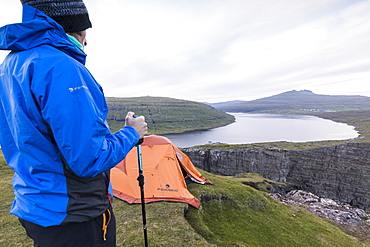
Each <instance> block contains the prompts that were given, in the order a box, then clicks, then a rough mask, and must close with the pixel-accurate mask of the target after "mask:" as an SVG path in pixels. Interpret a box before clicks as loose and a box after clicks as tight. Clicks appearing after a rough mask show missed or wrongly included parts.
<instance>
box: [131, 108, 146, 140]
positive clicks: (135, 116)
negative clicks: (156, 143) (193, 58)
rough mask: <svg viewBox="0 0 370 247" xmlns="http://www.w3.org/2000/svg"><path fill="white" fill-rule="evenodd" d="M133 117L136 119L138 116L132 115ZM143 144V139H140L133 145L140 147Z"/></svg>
mask: <svg viewBox="0 0 370 247" xmlns="http://www.w3.org/2000/svg"><path fill="white" fill-rule="evenodd" d="M133 117H134V118H137V117H139V116H137V115H134V116H133ZM143 142H144V138H141V139H140V140H139V141H138V142H137V143H136V145H135V146H138V145H141V144H142V143H143Z"/></svg>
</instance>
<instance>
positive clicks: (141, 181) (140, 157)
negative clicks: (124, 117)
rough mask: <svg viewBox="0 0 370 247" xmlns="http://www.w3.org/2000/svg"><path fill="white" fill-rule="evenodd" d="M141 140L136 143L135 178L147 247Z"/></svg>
mask: <svg viewBox="0 0 370 247" xmlns="http://www.w3.org/2000/svg"><path fill="white" fill-rule="evenodd" d="M143 141H144V139H143V138H142V139H140V140H139V142H138V143H137V144H136V149H137V157H138V164H139V176H138V177H137V180H138V181H139V187H140V194H141V212H142V215H143V229H144V241H145V247H147V246H148V235H147V226H146V212H145V196H144V183H145V180H144V175H143V162H142V153H141V144H142V143H143Z"/></svg>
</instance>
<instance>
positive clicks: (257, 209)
mask: <svg viewBox="0 0 370 247" xmlns="http://www.w3.org/2000/svg"><path fill="white" fill-rule="evenodd" d="M0 172H1V175H2V177H1V179H0V189H1V191H2V197H1V198H0V205H1V207H0V246H9V247H13V246H18V247H22V246H25V247H26V246H31V245H32V241H31V240H30V239H29V238H28V237H27V236H26V233H25V231H24V229H23V228H22V227H21V226H20V224H19V222H18V220H17V218H16V217H15V216H13V215H10V214H9V209H10V206H11V204H12V200H13V198H14V195H13V188H12V186H11V179H12V175H13V171H12V170H11V169H10V168H9V167H7V165H6V164H5V161H4V159H3V156H2V154H1V152H0ZM201 172H202V174H203V175H204V176H205V177H207V178H208V179H210V180H211V181H212V182H213V183H214V184H213V185H200V184H190V185H189V190H190V192H191V193H192V194H193V195H195V196H196V197H197V198H199V199H200V200H201V202H202V208H201V209H200V210H198V209H195V208H192V207H189V206H188V205H187V204H184V203H172V202H156V203H149V204H147V207H146V210H147V223H148V238H149V246H285V247H289V246H291V247H293V246H294V247H295V246H343V247H344V246H345V247H347V246H369V245H368V244H369V243H368V242H364V243H361V242H360V241H358V240H356V239H355V238H353V237H351V236H349V235H347V234H345V233H344V232H343V231H342V230H341V229H340V228H338V227H337V226H335V225H333V224H332V223H330V222H329V221H327V220H323V219H321V218H318V217H317V216H315V215H313V214H311V213H309V212H307V211H305V210H304V209H302V208H298V207H294V206H289V205H283V204H281V203H279V202H278V201H276V200H274V199H272V198H270V197H269V196H267V194H266V193H264V192H261V191H257V190H255V189H253V188H252V187H250V186H248V185H245V184H243V183H242V182H243V181H241V180H240V178H235V177H221V176H216V175H212V174H210V173H207V172H203V171H201ZM114 212H115V216H116V220H117V246H143V230H142V218H141V205H140V204H137V205H129V204H127V203H126V202H123V201H120V200H118V199H115V200H114Z"/></svg>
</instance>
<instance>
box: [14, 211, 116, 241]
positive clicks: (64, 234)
mask: <svg viewBox="0 0 370 247" xmlns="http://www.w3.org/2000/svg"><path fill="white" fill-rule="evenodd" d="M109 217H110V219H109ZM19 221H20V222H21V224H22V226H23V227H24V228H25V229H26V232H27V235H28V236H29V237H30V238H32V239H33V241H34V247H115V246H116V219H115V217H114V214H113V211H112V210H111V209H109V212H108V210H107V211H106V212H105V213H104V214H103V215H101V216H99V217H96V218H94V219H92V220H90V221H86V222H82V223H69V224H66V225H60V226H51V227H42V226H39V225H36V224H34V223H31V222H28V221H25V220H22V219H19ZM104 225H105V226H106V228H105V227H104ZM104 229H105V230H104Z"/></svg>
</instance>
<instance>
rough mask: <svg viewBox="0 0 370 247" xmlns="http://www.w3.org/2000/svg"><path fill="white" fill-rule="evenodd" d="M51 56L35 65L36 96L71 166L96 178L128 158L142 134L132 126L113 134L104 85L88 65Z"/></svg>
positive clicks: (85, 175) (56, 140)
mask: <svg viewBox="0 0 370 247" xmlns="http://www.w3.org/2000/svg"><path fill="white" fill-rule="evenodd" d="M51 61H52V62H53V64H52V65H50V61H49V62H48V61H47V60H44V61H41V62H40V63H38V64H37V68H35V70H34V71H35V72H34V75H33V76H32V87H31V88H32V91H33V94H34V97H35V98H36V101H37V103H38V104H39V107H40V110H41V113H42V116H43V118H44V120H45V121H46V123H47V124H48V125H49V126H50V129H51V131H52V134H53V136H54V139H55V142H56V144H57V145H58V148H59V150H60V152H61V153H62V155H63V157H64V159H65V161H66V163H67V164H68V166H69V168H70V169H71V170H72V171H73V172H74V173H75V174H76V175H77V176H80V177H94V176H96V175H98V174H101V173H103V172H104V171H106V170H109V169H110V168H112V167H114V166H115V165H116V164H118V163H119V162H120V161H121V160H122V159H124V158H125V156H126V155H127V153H128V152H129V151H130V150H131V149H132V148H133V147H134V146H135V144H136V143H137V142H138V140H139V134H138V133H137V132H136V130H135V129H134V128H133V127H130V126H126V127H123V128H122V129H121V130H119V131H118V132H117V133H114V134H111V133H110V131H109V128H108V125H107V123H106V117H107V114H108V109H107V105H106V101H105V98H104V95H103V92H102V89H101V87H100V86H99V84H98V83H97V82H96V81H95V79H94V78H93V77H92V76H91V74H90V73H89V71H88V70H87V69H86V68H85V66H84V65H82V64H80V63H78V62H76V61H75V60H74V59H72V58H68V57H67V58H64V59H60V60H57V62H55V59H53V60H51ZM45 68H49V69H47V70H45Z"/></svg>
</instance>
